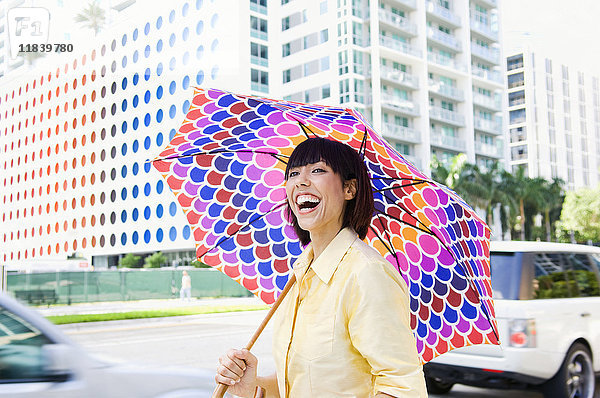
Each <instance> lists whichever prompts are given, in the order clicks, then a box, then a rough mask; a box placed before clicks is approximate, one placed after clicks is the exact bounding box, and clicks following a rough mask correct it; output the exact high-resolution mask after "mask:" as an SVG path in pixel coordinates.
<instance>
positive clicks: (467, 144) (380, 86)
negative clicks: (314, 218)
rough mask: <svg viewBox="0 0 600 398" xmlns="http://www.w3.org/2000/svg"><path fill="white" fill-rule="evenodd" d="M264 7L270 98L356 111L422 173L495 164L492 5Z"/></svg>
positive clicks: (496, 79)
mask: <svg viewBox="0 0 600 398" xmlns="http://www.w3.org/2000/svg"><path fill="white" fill-rule="evenodd" d="M264 3H265V2H263V4H264ZM268 7H269V8H268V21H269V25H268V27H269V35H270V36H269V40H268V46H269V59H268V61H269V65H270V66H271V67H270V69H269V70H270V75H271V76H269V84H270V85H269V94H270V95H271V96H276V97H280V96H281V97H284V98H286V99H291V100H295V101H302V102H306V101H312V102H318V103H324V104H343V105H345V106H348V107H351V108H357V109H359V110H361V111H362V112H363V113H365V115H366V116H367V117H368V118H369V119H370V120H371V121H372V124H373V127H374V128H375V129H376V130H377V131H379V132H381V133H382V134H383V135H384V136H385V137H386V138H387V139H388V140H390V141H391V142H393V143H394V144H395V146H396V148H397V149H398V150H399V152H401V153H402V154H404V155H406V157H407V158H409V159H410V160H412V161H413V162H414V163H415V164H416V165H417V166H418V167H420V168H423V169H427V168H428V166H429V161H430V158H431V155H432V154H435V155H436V156H437V157H438V159H441V160H443V161H447V160H449V159H450V158H452V157H453V156H455V155H456V154H458V153H460V152H464V153H466V154H467V156H468V159H469V161H471V162H473V163H475V162H476V163H477V164H479V165H489V164H491V162H494V161H497V160H501V161H504V159H505V146H504V139H503V131H504V130H503V128H502V117H501V115H502V111H503V103H502V92H503V91H502V90H503V65H502V64H503V62H502V61H501V60H502V59H503V57H502V54H501V33H500V32H499V29H498V27H499V23H498V19H499V12H498V5H497V0H470V1H469V0H435V1H434V0H428V1H417V0H381V1H369V0H323V1H311V2H307V1H299V0H283V1H281V2H279V1H273V2H268ZM273 32H275V34H273Z"/></svg>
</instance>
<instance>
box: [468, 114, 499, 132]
mask: <svg viewBox="0 0 600 398" xmlns="http://www.w3.org/2000/svg"><path fill="white" fill-rule="evenodd" d="M473 126H474V127H475V129H476V130H481V131H483V132H486V133H490V134H496V135H498V134H501V133H502V123H500V121H499V120H489V119H484V118H481V117H479V116H473Z"/></svg>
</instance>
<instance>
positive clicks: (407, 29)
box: [379, 9, 417, 36]
mask: <svg viewBox="0 0 600 398" xmlns="http://www.w3.org/2000/svg"><path fill="white" fill-rule="evenodd" d="M379 21H380V22H383V23H384V24H386V25H388V26H392V27H393V28H395V29H398V30H400V31H402V32H404V33H406V34H408V35H410V36H416V35H417V25H415V24H413V23H410V22H409V20H408V19H407V18H403V17H401V16H400V15H396V14H394V13H392V12H391V11H387V10H382V9H379Z"/></svg>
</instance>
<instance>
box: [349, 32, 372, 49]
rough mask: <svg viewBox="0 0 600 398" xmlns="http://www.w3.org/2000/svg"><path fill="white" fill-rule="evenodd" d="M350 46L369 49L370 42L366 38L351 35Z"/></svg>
mask: <svg viewBox="0 0 600 398" xmlns="http://www.w3.org/2000/svg"><path fill="white" fill-rule="evenodd" d="M352 44H354V45H356V46H359V47H369V45H370V44H371V40H369V38H368V37H362V36H361V35H356V34H353V35H352Z"/></svg>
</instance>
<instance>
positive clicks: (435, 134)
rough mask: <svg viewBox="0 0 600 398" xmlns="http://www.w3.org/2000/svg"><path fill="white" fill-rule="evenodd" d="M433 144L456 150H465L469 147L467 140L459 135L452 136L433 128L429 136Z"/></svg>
mask: <svg viewBox="0 0 600 398" xmlns="http://www.w3.org/2000/svg"><path fill="white" fill-rule="evenodd" d="M429 139H430V142H431V145H434V146H441V147H444V148H448V149H453V150H455V151H465V150H466V149H467V143H466V142H465V140H461V139H460V138H457V137H451V136H448V135H444V134H442V133H441V132H439V131H436V130H433V131H431V136H430V137H429Z"/></svg>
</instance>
